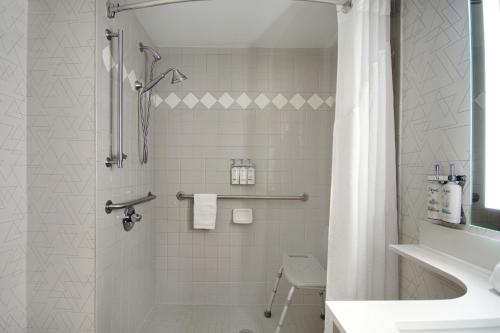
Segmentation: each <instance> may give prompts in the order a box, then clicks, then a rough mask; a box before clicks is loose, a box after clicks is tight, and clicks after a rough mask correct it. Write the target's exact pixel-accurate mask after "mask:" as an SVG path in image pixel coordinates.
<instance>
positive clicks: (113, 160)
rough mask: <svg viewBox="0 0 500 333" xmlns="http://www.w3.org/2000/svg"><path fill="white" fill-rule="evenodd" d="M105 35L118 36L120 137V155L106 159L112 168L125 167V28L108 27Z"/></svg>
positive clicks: (118, 136) (118, 121)
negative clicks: (113, 28) (115, 29)
mask: <svg viewBox="0 0 500 333" xmlns="http://www.w3.org/2000/svg"><path fill="white" fill-rule="evenodd" d="M105 36H106V38H107V39H108V40H111V39H113V38H118V117H117V123H118V124H117V125H118V126H117V129H118V133H117V139H118V156H117V157H116V158H114V157H113V156H110V157H108V158H107V159H106V166H107V167H108V168H111V167H112V166H113V165H115V164H116V166H117V168H119V169H121V168H123V160H125V159H126V158H127V155H125V154H124V153H123V30H122V29H119V30H118V32H112V31H111V30H109V29H106V33H105Z"/></svg>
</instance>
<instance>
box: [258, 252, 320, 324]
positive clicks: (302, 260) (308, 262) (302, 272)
mask: <svg viewBox="0 0 500 333" xmlns="http://www.w3.org/2000/svg"><path fill="white" fill-rule="evenodd" d="M283 275H284V276H285V278H286V279H287V280H288V282H290V284H291V285H292V287H291V288H290V291H289V292H288V297H287V299H286V302H285V307H284V308H283V311H282V312H281V317H280V320H279V323H278V326H277V327H276V331H275V333H280V332H281V329H282V327H283V323H284V321H285V317H286V314H287V311H288V308H289V306H290V303H291V301H292V297H293V294H294V292H295V289H317V290H319V293H320V296H321V303H322V310H321V318H322V319H325V290H326V271H325V269H324V268H323V267H322V266H321V265H320V263H319V262H318V260H317V259H316V258H314V257H313V256H311V255H307V254H285V255H284V256H283V263H282V266H281V267H280V269H279V271H278V275H277V276H276V281H275V283H274V288H273V291H272V293H271V296H270V298H269V302H268V304H267V308H266V311H265V312H264V316H266V317H267V318H269V317H271V308H272V306H273V302H274V297H275V296H276V292H277V291H278V286H279V283H280V280H281V278H282V277H283Z"/></svg>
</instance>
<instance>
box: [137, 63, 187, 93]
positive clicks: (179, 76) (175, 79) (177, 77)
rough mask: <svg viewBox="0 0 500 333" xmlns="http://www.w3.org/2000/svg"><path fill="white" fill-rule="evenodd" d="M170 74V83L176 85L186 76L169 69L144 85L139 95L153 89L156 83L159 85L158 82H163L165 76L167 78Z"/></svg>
mask: <svg viewBox="0 0 500 333" xmlns="http://www.w3.org/2000/svg"><path fill="white" fill-rule="evenodd" d="M170 72H173V73H172V81H171V83H172V84H176V83H179V82H182V81H184V80H186V79H187V76H186V75H184V74H182V73H181V72H180V71H179V70H178V69H177V68H169V69H168V70H166V71H165V72H163V73H161V74H160V75H158V76H157V77H155V78H154V79H152V80H151V81H149V83H148V84H146V85H145V86H144V88H142V91H141V93H142V94H144V93H147V92H148V91H150V90H151V89H153V87H154V86H156V85H157V84H158V83H160V81H161V80H163V79H164V78H165V76H167V74H168V73H170Z"/></svg>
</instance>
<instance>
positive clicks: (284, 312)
mask: <svg viewBox="0 0 500 333" xmlns="http://www.w3.org/2000/svg"><path fill="white" fill-rule="evenodd" d="M294 292H295V286H292V288H290V291H289V292H288V297H287V298H286V303H285V307H284V308H283V312H281V317H280V321H279V323H278V327H276V331H275V333H280V332H281V329H282V328H283V323H284V322H285V317H286V313H287V312H288V307H289V306H290V304H291V303H292V297H293V293H294Z"/></svg>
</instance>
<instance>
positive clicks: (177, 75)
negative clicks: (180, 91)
mask: <svg viewBox="0 0 500 333" xmlns="http://www.w3.org/2000/svg"><path fill="white" fill-rule="evenodd" d="M184 80H187V76H186V75H184V74H182V72H181V71H179V70H178V69H174V70H173V71H172V84H176V83H179V82H182V81H184Z"/></svg>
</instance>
